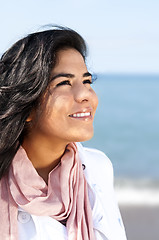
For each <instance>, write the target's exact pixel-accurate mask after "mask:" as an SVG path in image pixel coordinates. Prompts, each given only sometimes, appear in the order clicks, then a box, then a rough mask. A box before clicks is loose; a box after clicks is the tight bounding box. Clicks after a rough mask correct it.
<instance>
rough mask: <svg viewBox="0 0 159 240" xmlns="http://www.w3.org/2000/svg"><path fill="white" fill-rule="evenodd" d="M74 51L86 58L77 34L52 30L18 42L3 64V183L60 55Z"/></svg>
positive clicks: (0, 99)
mask: <svg viewBox="0 0 159 240" xmlns="http://www.w3.org/2000/svg"><path fill="white" fill-rule="evenodd" d="M64 48H74V49H76V50H78V51H79V52H80V53H81V55H82V56H83V58H84V60H85V57H86V50H87V49H86V44H85V41H84V40H83V38H82V37H81V36H80V35H79V34H78V33H77V32H75V31H74V30H72V29H69V28H64V27H59V26H58V27H53V28H52V29H50V30H45V31H41V32H36V33H32V34H29V35H28V36H27V37H25V38H23V39H21V40H19V41H18V42H16V43H15V44H14V45H13V46H12V47H11V48H10V49H9V50H8V51H6V52H5V53H4V54H3V55H2V57H1V60H0V179H1V178H2V176H3V175H4V174H5V173H7V171H8V169H9V166H10V164H11V162H12V159H13V157H14V155H15V154H16V152H17V150H18V148H19V146H20V144H21V143H22V140H23V135H24V132H25V131H24V129H25V128H26V125H27V124H26V119H27V118H28V116H29V115H30V113H31V111H32V109H36V108H38V105H39V104H40V99H41V97H42V95H43V94H44V93H45V91H46V89H47V87H48V86H49V83H50V81H51V77H50V74H51V71H52V69H53V67H54V66H55V64H56V58H57V52H58V51H59V50H60V49H64Z"/></svg>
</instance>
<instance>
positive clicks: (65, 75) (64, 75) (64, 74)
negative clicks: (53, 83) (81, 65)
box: [51, 72, 92, 80]
mask: <svg viewBox="0 0 159 240" xmlns="http://www.w3.org/2000/svg"><path fill="white" fill-rule="evenodd" d="M60 77H66V78H74V77H75V75H74V74H71V73H59V74H57V75H55V76H53V77H52V78H51V80H55V79H56V78H60ZM83 77H92V74H91V73H89V72H86V73H84V74H83Z"/></svg>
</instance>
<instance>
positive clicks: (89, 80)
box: [83, 79, 93, 84]
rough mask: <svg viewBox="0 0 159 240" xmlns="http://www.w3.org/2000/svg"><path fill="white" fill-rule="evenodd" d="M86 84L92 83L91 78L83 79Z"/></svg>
mask: <svg viewBox="0 0 159 240" xmlns="http://www.w3.org/2000/svg"><path fill="white" fill-rule="evenodd" d="M83 83H84V84H92V83H93V82H92V80H91V79H86V80H84V81H83Z"/></svg>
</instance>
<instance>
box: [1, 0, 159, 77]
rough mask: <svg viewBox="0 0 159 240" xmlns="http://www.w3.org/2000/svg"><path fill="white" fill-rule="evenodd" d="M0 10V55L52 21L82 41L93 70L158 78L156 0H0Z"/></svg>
mask: <svg viewBox="0 0 159 240" xmlns="http://www.w3.org/2000/svg"><path fill="white" fill-rule="evenodd" d="M0 6H1V7H0V29H1V41H0V53H3V52H4V51H5V50H6V49H7V48H8V47H10V46H11V44H12V43H14V42H15V41H16V40H18V39H19V38H21V37H23V36H25V35H26V34H28V33H30V32H33V31H36V30H38V29H39V28H40V27H41V26H43V25H45V24H51V23H54V24H61V25H63V26H68V27H70V28H73V29H74V30H76V31H78V32H79V33H80V34H81V35H82V36H83V37H84V38H85V40H86V41H87V44H88V47H89V58H88V67H89V68H90V69H91V70H92V71H95V72H106V73H146V74H148V73H150V74H151V73H157V74H159V14H158V11H159V1H158V0H149V1H148V0H131V1H130V0H120V1H119V0H78V1H77V0H27V1H23V0H13V1H12V0H5V1H4V0H0Z"/></svg>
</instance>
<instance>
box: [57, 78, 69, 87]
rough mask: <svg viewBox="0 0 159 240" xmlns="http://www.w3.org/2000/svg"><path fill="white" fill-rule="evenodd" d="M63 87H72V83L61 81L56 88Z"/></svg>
mask: <svg viewBox="0 0 159 240" xmlns="http://www.w3.org/2000/svg"><path fill="white" fill-rule="evenodd" d="M63 85H70V86H71V83H70V81H69V80H64V81H61V82H59V83H58V84H57V85H56V87H59V86H63Z"/></svg>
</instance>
